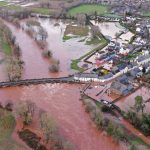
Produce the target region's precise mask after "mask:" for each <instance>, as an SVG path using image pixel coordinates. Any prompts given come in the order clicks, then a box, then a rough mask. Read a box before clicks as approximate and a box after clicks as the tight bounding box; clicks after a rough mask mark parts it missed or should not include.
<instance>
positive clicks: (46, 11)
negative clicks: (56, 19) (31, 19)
mask: <svg viewBox="0 0 150 150" xmlns="http://www.w3.org/2000/svg"><path fill="white" fill-rule="evenodd" d="M31 11H32V12H33V13H38V14H42V15H50V14H51V10H50V9H47V8H31Z"/></svg>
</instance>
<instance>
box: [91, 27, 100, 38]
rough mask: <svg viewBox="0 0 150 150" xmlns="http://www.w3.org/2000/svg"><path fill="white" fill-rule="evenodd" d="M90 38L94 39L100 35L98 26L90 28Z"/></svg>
mask: <svg viewBox="0 0 150 150" xmlns="http://www.w3.org/2000/svg"><path fill="white" fill-rule="evenodd" d="M91 34H92V38H96V37H98V36H100V35H101V32H100V29H99V27H98V26H91Z"/></svg>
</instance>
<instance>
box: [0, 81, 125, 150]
mask: <svg viewBox="0 0 150 150" xmlns="http://www.w3.org/2000/svg"><path fill="white" fill-rule="evenodd" d="M80 88H81V86H79V85H78V86H77V85H68V84H46V85H37V86H28V87H14V88H4V89H0V102H2V103H6V102H7V101H8V100H9V101H12V102H13V103H14V104H16V103H17V102H19V101H23V100H30V101H32V102H35V103H36V105H37V106H38V107H39V108H41V109H44V110H45V111H47V112H49V114H51V115H52V116H53V117H55V119H56V121H57V123H58V126H59V128H60V132H61V134H62V135H63V136H65V137H66V138H67V139H68V140H69V141H70V142H71V143H73V144H74V145H75V146H76V149H77V150H110V149H111V150H122V149H123V148H122V147H121V146H119V145H117V144H115V143H114V142H113V141H112V139H111V138H110V137H107V136H106V135H104V134H103V133H102V132H101V131H98V130H97V129H96V128H95V126H94V125H93V123H92V121H91V120H90V117H89V115H88V114H87V113H86V112H85V109H84V106H83V105H82V102H81V101H80V100H79V97H80V95H79V89H80Z"/></svg>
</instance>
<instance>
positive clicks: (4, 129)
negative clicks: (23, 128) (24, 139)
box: [0, 108, 25, 150]
mask: <svg viewBox="0 0 150 150" xmlns="http://www.w3.org/2000/svg"><path fill="white" fill-rule="evenodd" d="M14 128H15V118H14V116H13V115H12V113H11V112H9V111H7V110H4V109H1V108H0V147H1V148H2V149H3V150H10V149H11V150H25V149H24V148H23V147H22V146H20V145H18V144H17V143H16V142H14V141H13V139H11V135H12V132H13V130H14ZM1 148H0V149H1Z"/></svg>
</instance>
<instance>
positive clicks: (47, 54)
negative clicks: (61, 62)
mask: <svg viewBox="0 0 150 150" xmlns="http://www.w3.org/2000/svg"><path fill="white" fill-rule="evenodd" d="M42 56H43V57H44V58H51V57H52V56H53V53H52V52H51V51H50V50H45V51H43V52H42Z"/></svg>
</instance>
